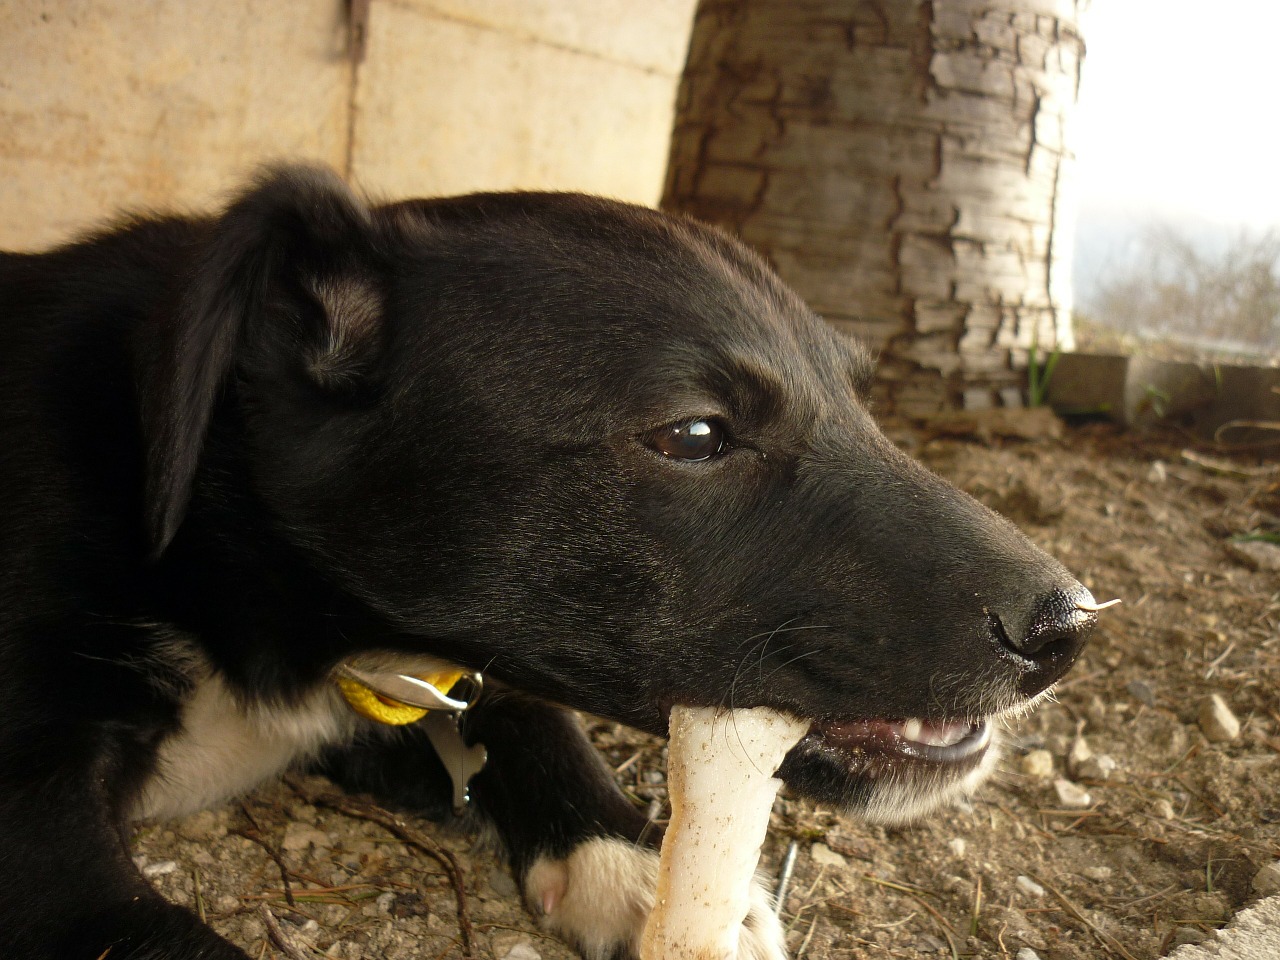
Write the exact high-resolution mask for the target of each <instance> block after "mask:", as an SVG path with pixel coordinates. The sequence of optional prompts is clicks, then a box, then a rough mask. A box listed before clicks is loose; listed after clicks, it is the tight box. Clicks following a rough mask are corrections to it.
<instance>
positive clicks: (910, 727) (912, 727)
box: [902, 717, 924, 743]
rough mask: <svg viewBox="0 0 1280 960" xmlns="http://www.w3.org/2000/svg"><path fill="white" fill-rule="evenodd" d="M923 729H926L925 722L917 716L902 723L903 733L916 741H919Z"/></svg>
mask: <svg viewBox="0 0 1280 960" xmlns="http://www.w3.org/2000/svg"><path fill="white" fill-rule="evenodd" d="M923 729H924V724H923V723H922V722H920V721H919V720H917V719H916V718H915V717H912V718H911V719H910V720H908V721H907V722H906V723H904V724H903V725H902V735H903V736H904V737H906V738H907V739H908V740H914V741H915V742H917V743H919V742H920V731H921V730H923Z"/></svg>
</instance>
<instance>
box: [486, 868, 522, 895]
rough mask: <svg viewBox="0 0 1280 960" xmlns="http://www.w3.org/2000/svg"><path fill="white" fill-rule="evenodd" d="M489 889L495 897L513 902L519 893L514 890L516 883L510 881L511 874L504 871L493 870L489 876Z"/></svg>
mask: <svg viewBox="0 0 1280 960" xmlns="http://www.w3.org/2000/svg"><path fill="white" fill-rule="evenodd" d="M489 889H490V890H492V891H493V893H494V895H495V896H498V897H502V898H503V899H507V900H514V899H515V898H516V897H518V896H519V895H520V891H519V890H518V889H517V888H516V882H515V881H514V880H512V879H511V874H509V873H507V871H505V870H499V869H494V870H493V871H492V872H491V873H490V874H489Z"/></svg>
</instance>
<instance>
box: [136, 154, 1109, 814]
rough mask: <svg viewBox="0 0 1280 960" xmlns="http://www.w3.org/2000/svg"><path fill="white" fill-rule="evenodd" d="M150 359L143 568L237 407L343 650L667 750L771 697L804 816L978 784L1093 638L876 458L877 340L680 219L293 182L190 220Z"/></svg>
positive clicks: (967, 504)
mask: <svg viewBox="0 0 1280 960" xmlns="http://www.w3.org/2000/svg"><path fill="white" fill-rule="evenodd" d="M166 336H167V338H168V339H167V340H164V341H163V342H162V344H161V346H160V348H159V349H155V350H154V351H153V353H152V354H151V356H152V358H153V359H152V360H151V361H150V364H149V366H148V367H147V370H148V372H147V375H146V377H145V378H144V382H145V383H146V384H148V388H147V391H146V393H145V394H144V398H143V399H144V403H143V406H144V415H145V417H146V418H147V421H148V423H149V428H148V435H149V438H150V444H149V460H148V464H149V472H148V485H149V499H148V502H149V504H150V510H151V512H150V525H151V531H152V537H153V541H154V543H155V545H156V546H157V548H158V550H160V551H163V549H164V547H165V545H166V544H167V543H168V542H169V540H170V539H171V538H172V537H173V536H174V533H175V531H176V530H177V529H178V528H179V526H180V524H181V522H182V517H183V514H184V511H185V510H186V509H187V504H188V501H189V500H190V499H191V497H192V495H193V494H192V490H193V485H194V489H195V490H196V491H197V492H196V494H195V496H196V497H197V498H199V497H200V496H205V495H213V494H207V493H201V490H212V491H216V490H217V489H218V483H219V482H222V483H224V484H225V483H226V482H228V481H226V480H225V479H223V480H222V481H218V480H217V479H216V478H207V479H206V481H201V482H197V481H196V480H195V478H197V476H198V473H199V468H200V464H201V458H202V454H201V447H202V445H203V443H204V439H203V438H204V436H205V434H206V433H207V431H208V429H209V424H210V422H211V421H216V420H217V419H218V417H220V416H223V415H224V414H225V415H226V416H233V419H234V422H235V424H236V427H235V430H234V431H233V432H234V435H235V437H236V441H235V444H233V446H234V449H235V450H236V451H237V452H236V454H235V456H236V457H237V458H238V459H239V460H240V467H241V468H242V469H241V470H239V471H238V475H241V476H242V477H243V483H245V484H247V486H248V487H249V488H250V489H249V491H248V495H249V496H251V497H252V498H253V500H254V502H255V504H257V505H259V506H260V508H261V515H262V517H263V518H264V523H265V524H267V525H268V526H269V527H270V529H271V531H272V535H273V536H278V537H282V538H284V539H285V540H286V541H287V542H288V544H289V545H290V549H292V550H294V551H296V553H297V555H298V556H300V557H301V558H303V561H304V562H305V564H306V565H307V566H308V567H309V568H310V569H312V570H314V571H315V572H316V574H317V575H318V576H320V577H322V578H324V580H325V581H326V582H328V583H330V584H332V586H333V588H334V589H335V590H337V591H339V592H341V593H342V594H343V595H345V596H349V597H350V598H352V600H353V602H355V603H357V604H358V605H359V606H360V607H361V608H362V609H365V610H367V611H368V615H369V622H370V623H371V624H376V625H377V627H376V629H374V628H372V627H371V628H370V630H369V631H366V632H365V633H364V634H363V635H362V639H361V640H360V643H361V644H364V645H366V646H367V645H377V646H381V647H385V648H387V649H393V650H402V651H415V650H416V651H421V652H430V653H432V654H435V655H438V656H444V657H448V658H450V659H453V660H456V661H458V662H460V663H463V664H467V665H469V666H471V667H473V668H477V669H484V670H486V671H487V672H488V673H489V674H490V675H492V676H494V677H496V678H498V679H500V680H501V681H502V682H504V683H506V684H509V685H511V686H513V687H516V688H520V689H523V690H526V691H528V692H531V693H534V694H538V695H541V696H544V697H547V698H549V699H551V700H555V701H558V702H560V703H563V704H566V705H568V706H572V707H576V708H579V709H583V710H586V711H589V712H592V713H595V714H599V715H602V716H606V717H610V718H613V719H616V720H619V721H623V722H626V723H629V724H633V725H636V726H639V727H641V728H645V729H649V730H652V731H656V732H662V731H664V730H665V724H666V713H667V711H668V710H669V708H670V706H671V705H672V704H673V703H687V704H694V705H711V704H723V705H725V706H743V707H745V706H757V705H767V706H772V707H775V708H778V709H782V710H786V711H788V712H790V713H793V714H795V715H797V716H799V717H802V718H806V719H809V720H811V721H812V722H813V727H812V730H811V732H810V733H809V735H808V736H807V737H806V738H805V739H804V740H803V741H802V742H801V743H800V744H799V745H798V746H797V747H796V748H795V750H793V751H792V753H791V754H790V755H789V757H788V759H787V761H786V763H785V764H784V766H783V768H782V770H781V776H783V778H784V779H785V780H787V781H788V782H789V783H790V784H791V785H792V786H793V787H794V788H796V789H797V790H799V791H800V792H803V793H806V794H809V795H811V796H814V797H816V798H818V799H821V800H824V801H829V802H833V803H837V804H841V805H843V806H845V807H849V808H853V809H857V810H861V811H863V812H866V813H868V814H872V815H876V814H879V815H884V816H892V815H894V814H901V813H905V812H910V809H911V808H913V807H918V806H919V805H921V804H927V803H930V802H934V801H936V799H938V798H940V797H942V796H944V795H946V794H947V793H948V792H950V791H954V790H956V789H959V788H961V787H962V786H963V785H964V784H966V783H969V782H972V781H973V780H975V778H977V777H979V776H980V775H981V773H982V771H983V770H984V769H985V768H986V767H987V766H989V758H990V756H991V754H992V751H991V749H990V740H991V735H992V734H991V728H992V726H993V724H994V723H996V722H997V720H998V718H999V717H1001V716H1003V715H1005V714H1007V713H1009V712H1011V711H1015V710H1018V709H1021V708H1024V707H1025V706H1026V705H1027V704H1029V703H1030V702H1031V701H1033V700H1034V699H1036V698H1037V697H1038V696H1040V695H1041V694H1042V693H1043V692H1044V691H1045V690H1047V689H1048V688H1049V686H1050V685H1051V684H1052V683H1053V682H1054V681H1055V680H1056V679H1057V678H1058V677H1060V676H1061V675H1062V674H1063V672H1064V671H1065V670H1066V669H1067V668H1068V667H1069V666H1070V665H1071V663H1072V661H1073V660H1074V659H1075V657H1076V655H1077V654H1078V652H1079V650H1080V648H1081V646H1082V644H1083V642H1084V640H1085V637H1086V635H1087V634H1088V632H1089V629H1090V628H1091V626H1092V623H1093V620H1094V614H1093V612H1092V606H1093V605H1092V598H1091V597H1090V596H1089V594H1088V592H1087V591H1086V590H1085V589H1084V588H1083V587H1081V586H1080V585H1079V584H1078V583H1077V582H1076V581H1075V580H1074V579H1072V578H1071V576H1070V575H1069V574H1067V572H1066V571H1065V570H1063V568H1062V567H1061V566H1059V565H1058V564H1057V563H1056V562H1055V561H1054V560H1052V559H1051V558H1049V557H1048V556H1047V555H1045V554H1044V553H1042V552H1041V551H1040V550H1038V549H1037V548H1036V547H1035V546H1033V545H1032V544H1031V543H1030V542H1029V541H1028V540H1027V539H1026V538H1025V537H1023V536H1022V535H1021V534H1020V533H1019V532H1018V531H1017V530H1015V529H1014V528H1013V527H1012V526H1011V525H1010V524H1009V523H1007V522H1006V521H1004V520H1002V519H1000V518H999V517H997V516H996V515H994V514H993V513H991V512H990V511H988V510H987V509H986V508H984V507H982V506H980V505H979V504H978V503H977V502H975V501H974V500H972V499H971V498H969V497H968V496H966V495H965V494H963V493H961V492H959V491H958V490H956V489H955V488H953V487H951V486H950V485H948V484H947V483H945V482H943V481H942V480H940V479H938V478H937V477H935V476H933V475H932V474H930V473H928V472H927V471H926V470H924V469H923V468H922V467H920V466H919V465H917V464H916V463H914V462H913V461H912V460H910V459H909V458H907V457H906V456H904V455H903V454H902V453H901V452H899V451H898V450H897V449H896V448H895V447H894V446H893V445H892V444H891V443H890V442H889V441H888V440H886V439H885V437H884V436H883V435H882V434H881V432H880V431H879V430H878V428H877V427H876V425H875V423H874V422H873V420H872V417H871V415H870V413H869V412H868V409H867V390H868V385H869V381H870V378H871V375H872V362H871V359H870V357H869V356H868V354H867V353H866V351H865V350H864V349H862V348H861V347H860V346H858V345H857V344H856V343H853V342H851V341H849V340H847V339H845V338H842V337H840V336H838V335H836V334H835V333H833V332H832V331H831V330H830V329H829V328H828V327H827V326H826V325H825V324H824V323H823V322H822V321H821V320H820V319H819V318H818V317H816V316H815V315H814V314H813V312H812V311H811V310H809V309H808V307H806V306H805V305H804V303H803V302H802V301H801V300H800V299H799V298H798V297H797V296H796V295H795V294H794V293H793V292H791V291H790V290H789V289H788V288H787V287H786V286H785V285H784V284H783V283H782V282H781V281H780V280H779V279H778V278H777V277H776V276H775V275H774V274H773V273H772V272H771V271H770V270H769V269H768V268H767V267H766V266H765V265H764V264H763V262H762V261H761V260H759V258H757V257H756V256H754V255H753V254H751V253H750V252H749V251H747V250H746V249H745V248H743V247H742V246H741V245H739V244H738V243H736V242H734V241H733V240H731V239H729V238H728V237H726V236H724V235H723V234H721V233H719V232H717V231H715V230H713V229H710V228H708V227H705V226H701V225H699V224H696V223H693V222H691V221H686V220H679V219H674V218H670V217H666V216H663V215H661V214H658V213H655V212H653V211H649V210H645V209H642V208H637V207H632V206H628V205H624V204H619V203H612V202H608V201H604V200H597V199H592V198H587V197H581V196H575V195H563V194H562V195H549V194H507V195H478V196H471V197H463V198H459V199H454V200H440V201H414V202H408V203H401V204H394V205H390V206H382V207H371V206H368V205H366V204H365V203H363V202H362V201H360V200H359V199H357V198H356V197H354V196H353V195H352V194H351V193H350V192H349V191H348V190H347V189H346V187H344V186H343V185H342V184H341V183H339V182H338V181H336V180H335V179H333V178H332V177H331V176H328V175H326V174H323V173H319V172H315V171H307V170H298V169H286V170H281V171H277V172H275V173H272V174H269V175H267V176H266V177H265V178H264V179H263V180H262V181H260V182H259V184H258V185H257V186H255V187H254V188H253V189H252V190H250V191H249V192H248V193H246V194H245V195H244V196H242V197H241V198H240V200H238V201H237V202H236V203H235V204H234V205H233V206H232V207H231V208H230V210H229V211H228V212H227V213H226V214H225V215H224V216H223V217H222V218H221V220H219V221H218V222H216V223H214V224H212V225H211V226H210V227H209V230H208V237H207V240H206V248H205V252H204V254H203V256H202V258H201V260H200V262H199V264H198V265H197V267H196V268H195V271H194V274H193V278H192V280H191V282H190V284H189V287H188V293H187V296H186V299H185V301H184V304H183V307H182V309H181V311H180V312H179V314H178V319H177V322H175V323H174V324H173V325H172V326H171V328H169V330H168V333H167V334H166ZM224 384H225V385H226V389H225V391H224V392H223V393H222V394H221V399H219V396H220V394H219V391H220V389H221V388H222V385H224ZM218 411H224V413H219V412H218ZM202 484H203V485H202ZM351 652H354V651H351ZM292 655H294V656H297V657H306V656H309V655H310V656H320V654H318V653H315V652H314V651H313V652H312V653H307V652H306V648H304V649H303V650H299V651H295V652H294V653H293V654H292Z"/></svg>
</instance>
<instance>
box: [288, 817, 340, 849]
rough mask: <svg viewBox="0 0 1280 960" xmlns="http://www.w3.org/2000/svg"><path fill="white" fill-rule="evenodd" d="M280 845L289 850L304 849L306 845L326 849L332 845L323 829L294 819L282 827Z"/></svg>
mask: <svg viewBox="0 0 1280 960" xmlns="http://www.w3.org/2000/svg"><path fill="white" fill-rule="evenodd" d="M280 846H281V847H283V848H284V849H285V850H291V851H293V850H306V849H307V848H308V847H319V848H321V849H328V848H329V847H331V846H333V841H332V840H331V839H330V838H329V835H328V834H327V833H325V832H324V831H323V830H319V829H317V828H316V827H313V826H312V825H311V824H309V823H299V822H297V821H296V820H295V821H294V822H292V823H290V824H289V825H288V826H287V827H285V828H284V839H283V840H281V841H280Z"/></svg>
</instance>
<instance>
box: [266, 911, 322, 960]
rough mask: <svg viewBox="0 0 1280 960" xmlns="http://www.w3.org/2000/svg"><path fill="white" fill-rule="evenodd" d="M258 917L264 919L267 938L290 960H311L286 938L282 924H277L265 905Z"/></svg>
mask: <svg viewBox="0 0 1280 960" xmlns="http://www.w3.org/2000/svg"><path fill="white" fill-rule="evenodd" d="M258 915H259V916H260V917H261V918H262V922H263V924H265V925H266V928H267V936H268V937H269V938H270V939H271V942H272V943H274V944H275V945H276V947H278V948H279V950H280V952H281V953H283V954H284V955H285V956H286V957H288V958H289V960H311V957H309V956H307V955H306V954H305V953H303V952H302V951H301V950H300V949H299V948H298V946H297V945H296V944H295V943H294V942H293V941H292V940H290V939H289V938H288V937H286V936H285V933H284V931H283V930H281V929H280V924H279V923H278V922H276V918H275V916H274V915H273V914H272V913H271V911H270V910H269V909H268V908H267V905H266V904H265V903H264V904H263V905H262V908H261V909H260V910H259V911H258Z"/></svg>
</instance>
